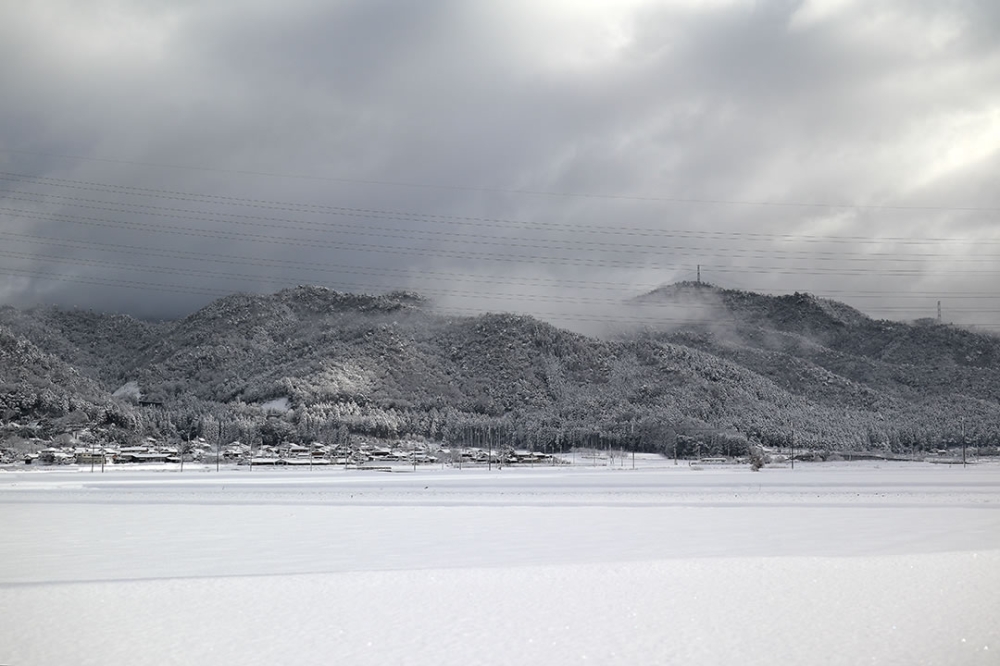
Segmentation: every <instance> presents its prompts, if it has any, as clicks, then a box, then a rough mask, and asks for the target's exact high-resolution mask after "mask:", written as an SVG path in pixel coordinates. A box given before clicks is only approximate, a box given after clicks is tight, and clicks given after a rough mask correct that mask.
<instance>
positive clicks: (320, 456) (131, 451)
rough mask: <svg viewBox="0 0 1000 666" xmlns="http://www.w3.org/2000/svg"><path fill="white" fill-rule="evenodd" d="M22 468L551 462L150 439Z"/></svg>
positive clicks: (57, 452)
mask: <svg viewBox="0 0 1000 666" xmlns="http://www.w3.org/2000/svg"><path fill="white" fill-rule="evenodd" d="M23 461H24V463H25V464H27V465H58V464H78V465H105V464H129V463H131V464H137V463H183V462H201V463H212V464H215V463H216V462H226V463H230V464H232V463H235V464H238V465H252V466H310V467H311V466H319V465H344V466H352V465H353V466H364V465H390V464H393V463H397V464H399V463H405V464H412V465H418V464H428V463H438V462H440V463H445V464H452V465H462V464H469V465H477V464H482V465H486V464H490V463H493V464H501V465H514V464H544V463H549V464H554V463H555V462H556V460H555V458H553V456H552V455H550V454H547V453H540V452H537V451H524V450H510V449H506V450H502V451H487V450H484V449H480V448H475V447H462V448H437V447H433V446H431V445H428V444H426V443H424V442H399V443H398V444H396V445H394V446H387V445H385V444H379V443H368V442H366V443H360V444H354V445H344V444H339V445H328V444H324V443H322V442H312V443H311V444H300V443H295V442H285V443H282V444H280V445H278V446H253V447H252V446H250V445H248V444H243V443H241V442H231V443H230V444H228V445H226V446H224V447H221V449H216V447H215V446H214V445H213V444H210V443H208V442H207V441H205V440H204V439H203V438H197V439H195V440H192V441H191V442H188V443H186V444H185V445H184V446H183V448H182V447H179V446H177V445H164V444H161V443H159V442H157V441H156V440H155V439H153V438H147V439H146V441H145V442H144V443H143V444H141V445H137V446H113V445H101V446H97V445H95V446H66V447H55V446H49V447H46V448H43V449H41V450H39V451H37V452H35V453H29V454H26V455H25V456H24V458H23Z"/></svg>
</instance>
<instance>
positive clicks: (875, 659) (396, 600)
mask: <svg viewBox="0 0 1000 666" xmlns="http://www.w3.org/2000/svg"><path fill="white" fill-rule="evenodd" d="M619 464H621V461H619ZM630 465H631V461H629V462H628V463H626V465H625V466H624V467H613V468H602V467H598V468H583V467H573V466H561V467H541V468H537V469H529V468H525V469H511V468H507V469H503V470H495V469H494V470H485V469H464V470H459V469H450V468H449V469H441V468H436V469H431V468H426V469H418V470H417V471H412V468H407V467H398V468H396V469H394V471H392V472H384V471H364V470H343V469H329V468H323V469H319V468H317V469H315V470H309V469H303V468H296V469H260V468H255V469H254V470H253V471H252V472H250V471H248V470H247V469H245V468H238V469H237V468H231V469H228V470H225V469H224V470H223V471H221V472H216V471H215V469H214V468H211V469H209V468H204V467H200V466H191V465H189V466H186V468H185V470H184V472H183V473H180V472H179V471H178V470H177V469H176V468H175V467H168V466H165V467H162V468H159V469H145V468H139V469H136V468H132V469H122V468H121V467H115V468H108V470H107V472H106V473H104V474H101V473H99V472H95V473H91V472H90V469H89V468H79V469H75V468H69V469H67V468H49V469H39V470H33V469H31V470H29V469H27V468H24V467H17V468H8V469H6V470H3V471H0V520H2V531H0V664H10V665H11V666H26V665H29V664H101V665H107V664H112V665H113V664H122V665H125V664H128V665H130V666H131V665H142V664H184V665H190V664H268V665H273V664H380V665H381V664H415V665H421V664H432V665H434V666H444V665H448V664H461V665H463V666H465V665H470V664H546V665H550V664H769V665H771V664H845V665H846V664H851V665H853V664H862V663H865V664H905V665H907V666H910V665H913V664H983V665H987V664H988V665H995V664H998V663H1000V465H997V464H991V463H982V462H980V463H977V464H975V465H970V466H969V467H962V466H955V465H933V464H923V463H882V464H873V463H870V462H867V463H825V464H811V465H806V464H800V465H797V466H796V468H795V469H790V468H765V469H764V470H762V471H760V472H756V473H755V472H751V471H750V470H749V469H747V468H745V467H741V468H736V467H732V468H728V467H705V468H704V469H694V468H692V467H690V466H687V465H683V464H682V465H678V466H674V465H673V464H672V463H670V462H665V461H662V459H653V458H640V459H639V464H638V465H637V469H631V468H630Z"/></svg>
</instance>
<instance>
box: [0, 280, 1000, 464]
mask: <svg viewBox="0 0 1000 666" xmlns="http://www.w3.org/2000/svg"><path fill="white" fill-rule="evenodd" d="M627 308H628V310H629V311H630V313H631V314H630V316H628V317H626V318H625V320H626V323H627V324H628V325H627V327H626V328H619V330H618V331H617V332H616V333H615V335H614V336H611V337H608V338H603V339H599V338H594V337H587V336H583V335H579V334H576V333H572V332H569V331H566V330H562V329H559V328H556V327H553V326H551V325H549V324H547V323H545V322H542V321H539V320H537V319H534V318H531V317H526V316H515V315H507V314H490V315H482V316H478V317H465V318H458V317H446V316H441V315H439V314H436V313H435V311H434V307H433V304H432V303H430V302H428V301H425V300H424V299H422V298H420V297H419V296H418V295H415V294H412V293H404V292H399V293H391V294H386V295H381V296H365V295H356V294H344V293H339V292H336V291H332V290H328V289H324V288H317V287H298V288H295V289H289V290H285V291H282V292H279V293H276V294H271V295H245V294H237V295H232V296H228V297H225V298H222V299H220V300H218V301H216V302H214V303H212V304H210V305H209V306H207V307H205V308H203V309H201V310H199V311H198V312H195V313H193V314H191V315H190V316H188V317H186V318H184V319H181V320H177V321H173V322H163V323H155V324H154V323H147V322H141V321H137V320H135V319H132V318H130V317H127V316H123V315H104V314H96V313H92V312H82V311H76V310H60V309H54V308H39V309H30V310H16V309H14V308H9V307H7V308H0V326H2V327H3V329H0V341H2V342H3V348H4V349H5V350H8V351H6V352H5V353H4V354H3V355H2V356H0V385H2V394H0V401H3V406H4V412H3V418H4V419H5V420H6V421H12V420H15V419H20V420H24V419H42V421H43V422H47V421H46V420H54V419H59V418H63V417H65V416H66V414H67V413H69V412H74V411H78V412H83V413H85V414H86V416H87V418H88V419H90V420H91V421H92V422H97V421H99V420H102V419H103V420H107V419H108V418H109V417H108V413H109V410H110V412H111V414H112V417H111V419H112V420H113V421H115V422H116V423H117V422H122V423H126V424H127V427H128V428H130V429H132V430H133V431H135V433H136V434H160V435H167V436H171V435H173V436H176V434H177V433H178V432H179V431H181V430H183V431H184V432H185V433H186V434H192V433H195V432H200V433H203V434H205V435H206V436H212V435H214V434H215V433H219V434H220V435H221V436H224V437H226V438H229V437H232V438H239V437H244V438H246V437H262V436H263V434H262V433H271V435H272V436H278V435H280V436H281V437H289V438H297V439H306V438H323V437H327V436H329V435H330V434H331V433H333V432H340V433H342V432H344V430H345V429H346V430H348V431H350V432H353V433H358V434H367V435H372V436H380V437H397V436H424V437H428V438H433V439H444V440H456V439H461V438H463V437H468V436H469V433H470V431H478V430H483V429H489V430H491V431H502V432H503V433H504V434H505V437H506V438H507V441H509V442H511V443H512V444H517V445H525V446H535V447H544V446H554V445H558V446H564V445H571V444H574V443H594V442H595V441H609V440H610V441H614V442H615V443H616V445H617V444H618V443H622V444H624V445H626V446H635V447H639V448H643V449H657V448H664V447H672V446H673V444H674V443H675V442H680V443H681V445H682V446H686V447H687V446H700V447H702V448H701V450H702V452H705V451H711V450H713V448H714V449H720V448H721V447H731V446H733V445H734V444H737V445H738V444H740V443H742V444H744V445H745V442H746V441H747V440H748V439H750V440H754V441H761V442H763V443H765V444H772V445H781V444H784V443H788V442H789V441H791V440H792V439H793V438H794V440H795V441H796V442H797V444H798V445H799V446H812V447H822V448H837V449H851V448H853V449H860V448H865V449H867V448H873V447H874V448H886V449H890V448H891V449H896V450H906V449H908V448H910V447H918V448H933V447H938V446H941V445H942V444H944V445H946V444H947V443H948V442H949V441H956V440H957V438H959V437H960V436H961V433H962V430H963V428H964V430H965V435H966V437H967V438H968V440H969V441H971V442H974V443H979V444H984V445H985V444H988V443H992V444H993V445H995V443H996V442H997V441H998V439H1000V339H998V338H997V337H994V336H990V335H985V334H979V333H975V332H971V331H966V330H962V329H959V328H956V327H953V326H948V325H940V324H936V323H934V322H922V323H919V324H907V323H901V322H890V321H879V320H873V319H871V318H869V317H867V316H865V315H864V314H863V313H861V312H859V311H857V310H855V309H853V308H851V307H849V306H847V305H844V304H842V303H838V302H835V301H830V300H825V299H819V298H815V297H813V296H811V295H808V294H794V295H791V296H778V297H775V296H767V295H762V294H755V293H750V292H742V291H733V290H725V289H719V288H717V287H713V286H711V285H705V284H700V283H680V284H675V285H670V286H668V287H664V288H661V289H658V290H656V291H653V292H650V293H649V294H646V295H644V296H642V297H640V298H637V299H634V300H633V301H632V302H630V303H629V304H627ZM623 325H624V324H623ZM32 382H35V383H37V382H42V383H45V384H46V386H49V387H55V388H51V389H50V390H51V391H54V393H52V395H54V396H57V398H58V399H55V398H53V399H48V398H46V399H45V400H41V401H34V402H32V401H31V400H27V401H26V400H24V399H23V394H24V392H25V391H26V390H27V389H26V387H27V386H29V385H31V383H32ZM46 395H48V394H46ZM275 405H281V406H282V407H283V409H281V410H275V409H270V410H269V409H267V407H274V406H275ZM285 407H287V408H285Z"/></svg>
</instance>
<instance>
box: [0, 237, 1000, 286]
mask: <svg viewBox="0 0 1000 666" xmlns="http://www.w3.org/2000/svg"><path fill="white" fill-rule="evenodd" d="M0 236H2V237H7V238H9V239H11V240H12V241H13V242H19V243H28V244H38V245H42V246H47V247H56V248H65V249H82V250H93V251H97V252H104V253H121V252H127V253H129V254H130V255H135V254H138V255H145V256H151V257H159V258H165V259H179V260H182V261H199V262H200V261H211V262H213V263H224V264H233V265H241V266H242V265H247V266H257V267H261V268H278V269H281V268H289V269H301V270H308V271H310V272H324V273H333V274H341V273H347V274H357V275H366V276H371V277H393V278H399V277H405V278H409V279H417V278H430V279H441V280H448V281H461V282H462V283H463V284H464V283H477V284H488V285H493V286H495V285H498V284H504V285H511V286H521V287H525V286H538V287H542V288H553V287H558V288H566V287H572V288H573V289H574V290H577V289H586V290H605V291H616V292H620V291H622V290H632V291H634V290H636V289H642V288H645V289H650V290H652V289H655V288H657V287H659V286H661V284H662V283H653V282H649V283H636V282H612V281H596V280H574V279H567V278H563V279H557V278H517V277H510V276H503V275H490V274H485V275H483V274H477V273H457V272H441V271H426V270H414V269H393V268H387V267H386V268H380V269H373V268H366V267H360V266H352V265H344V264H338V265H337V267H336V268H331V267H330V266H329V265H328V264H324V263H319V262H304V261H301V260H280V259H270V258H261V257H248V256H239V255H226V254H215V253H204V252H190V251H181V250H163V249H158V250H154V249H151V248H148V247H145V246H140V245H127V244H121V243H104V242H102V243H95V242H89V241H81V240H63V239H55V238H50V237H45V236H37V235H33V234H18V233H13V232H5V231H0ZM7 254H8V256H13V255H14V254H15V253H11V252H9V251H8V252H7ZM16 254H18V255H19V256H22V258H26V259H37V258H42V256H41V255H30V254H27V253H16ZM48 258H50V259H53V260H57V259H59V258H61V257H48ZM133 267H136V266H133ZM137 267H138V268H141V269H142V270H147V269H149V268H150V267H149V265H147V264H143V265H141V266H137ZM170 272H180V273H183V274H188V273H190V272H192V271H191V269H189V268H183V269H170ZM196 272H199V273H205V272H206V271H201V270H196ZM208 273H211V274H212V275H224V276H229V277H238V278H239V279H246V278H252V279H259V278H267V277H268V275H266V274H265V275H257V274H255V275H245V274H237V273H222V272H217V271H211V272H208ZM890 293H891V294H892V296H893V298H894V299H897V300H898V299H927V298H938V297H941V296H942V295H944V296H946V297H948V298H950V299H953V300H982V299H985V298H990V299H996V298H1000V294H997V293H994V292H975V293H969V292H966V293H963V294H950V293H946V292H910V293H907V294H899V293H896V292H886V291H848V292H837V291H824V292H823V295H824V296H838V295H839V296H843V295H848V296H851V297H853V298H856V299H872V298H885V296H886V295H887V294H890Z"/></svg>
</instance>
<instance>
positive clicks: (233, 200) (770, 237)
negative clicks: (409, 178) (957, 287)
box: [0, 172, 1000, 245]
mask: <svg viewBox="0 0 1000 666" xmlns="http://www.w3.org/2000/svg"><path fill="white" fill-rule="evenodd" d="M24 179H28V180H42V181H44V183H43V184H45V185H48V186H52V187H64V188H73V189H88V190H90V189H94V188H109V189H111V190H112V191H117V192H119V193H125V194H133V195H135V196H148V197H154V198H166V199H174V200H182V201H188V202H193V203H213V204H219V203H221V204H227V205H234V206H244V207H251V208H266V209H271V210H283V211H291V212H300V213H301V212H306V213H329V214H334V215H348V216H354V217H365V218H376V219H395V220H401V221H434V222H440V223H446V224H458V225H467V226H469V225H471V226H484V225H486V226H489V227H491V228H493V227H495V225H504V226H505V227H509V228H515V229H540V228H544V229H551V230H564V231H570V232H573V233H595V234H610V235H615V236H621V235H635V236H640V237H669V238H708V239H715V240H718V239H731V240H739V241H747V240H754V241H776V240H781V241H794V242H803V243H817V242H821V243H850V244H857V243H896V244H905V245H927V244H934V245H938V244H940V243H974V244H976V245H981V244H983V243H986V244H1000V239H964V238H954V237H952V238H947V237H934V238H923V239H919V238H914V237H913V236H885V237H868V236H817V235H811V234H768V233H757V232H719V231H704V230H682V229H649V228H646V227H631V226H627V225H615V226H613V227H600V226H594V225H579V224H570V223H562V222H546V221H533V222H528V221H524V220H512V219H505V218H492V217H477V216H467V215H465V216H463V215H442V214H433V213H420V212H412V211H390V210H380V209H373V208H356V207H347V206H330V205H322V204H302V203H294V202H280V201H272V200H264V199H247V198H243V197H231V196H220V195H203V194H194V193H190V192H180V191H176V190H157V189H153V188H138V187H131V186H118V185H103V184H101V183H96V182H93V181H79V180H67V179H54V178H47V177H32V176H26V175H23V174H14V173H10V172H0V180H24ZM83 185H86V187H83ZM97 191H107V190H101V189H98V190H97ZM31 194H35V195H36V196H51V197H59V196H60V195H52V194H48V193H31ZM62 198H66V199H72V197H62ZM81 200H83V201H88V200H86V199H81ZM90 201H93V200H90ZM99 203H110V202H99ZM114 203H116V204H118V205H136V206H142V205H143V204H123V203H122V202H114ZM151 208H155V207H151ZM164 210H181V211H184V209H169V208H164ZM998 210H1000V209H998ZM185 212H191V211H185ZM198 214H213V215H224V216H229V217H249V216H245V215H239V216H238V215H233V214H220V213H205V212H204V211H198ZM257 219H264V220H272V221H278V220H281V218H266V217H265V218H257ZM295 222H301V220H295ZM306 224H318V223H309V222H306ZM319 224H320V226H334V225H333V224H332V223H325V224H322V223H319Z"/></svg>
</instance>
